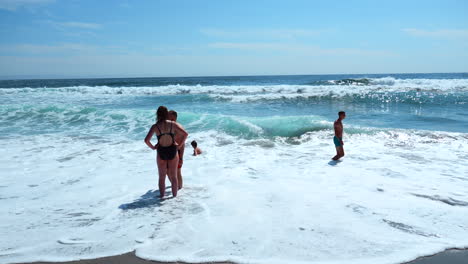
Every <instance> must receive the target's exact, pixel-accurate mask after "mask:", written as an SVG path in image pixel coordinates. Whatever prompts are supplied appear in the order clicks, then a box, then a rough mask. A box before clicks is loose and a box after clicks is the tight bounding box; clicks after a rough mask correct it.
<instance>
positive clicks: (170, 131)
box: [156, 122, 175, 144]
mask: <svg viewBox="0 0 468 264" xmlns="http://www.w3.org/2000/svg"><path fill="white" fill-rule="evenodd" d="M156 127H157V128H158V130H159V135H156V137H157V138H158V142H159V139H160V138H161V137H162V136H164V135H169V136H171V137H172V144H174V143H175V140H174V136H175V134H174V133H173V132H172V122H171V129H170V130H169V132H168V133H162V132H161V129H159V127H158V125H157V124H156Z"/></svg>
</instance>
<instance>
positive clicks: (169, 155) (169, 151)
mask: <svg viewBox="0 0 468 264" xmlns="http://www.w3.org/2000/svg"><path fill="white" fill-rule="evenodd" d="M176 154H177V146H176V145H171V146H167V147H161V146H159V147H158V155H159V158H160V159H162V160H172V159H174V158H175V155H176Z"/></svg>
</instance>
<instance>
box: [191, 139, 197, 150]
mask: <svg viewBox="0 0 468 264" xmlns="http://www.w3.org/2000/svg"><path fill="white" fill-rule="evenodd" d="M190 144H191V145H192V147H194V148H196V147H197V142H196V141H195V140H194V141H192V143H190Z"/></svg>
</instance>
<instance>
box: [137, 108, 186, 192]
mask: <svg viewBox="0 0 468 264" xmlns="http://www.w3.org/2000/svg"><path fill="white" fill-rule="evenodd" d="M168 115H169V113H168V111H167V108H166V107H165V106H160V107H159V108H158V111H157V112H156V119H157V121H156V124H154V125H153V126H151V129H150V131H149V132H148V135H146V138H145V143H146V145H148V147H150V148H151V149H153V150H155V149H156V150H157V152H158V155H157V158H156V163H157V164H158V172H159V193H160V197H161V198H163V197H164V190H165V188H166V174H167V175H168V176H169V181H170V182H171V185H172V196H174V197H176V196H177V190H178V189H179V188H178V184H177V165H178V163H179V154H178V151H177V150H178V149H179V147H180V145H179V144H178V143H177V142H176V141H175V138H174V135H175V134H178V135H181V139H182V140H181V141H180V142H184V141H185V139H186V138H187V136H188V134H187V132H186V131H185V130H184V129H183V128H182V127H181V126H180V125H179V124H177V123H176V122H172V121H169V120H168ZM154 134H156V136H157V138H158V144H156V145H155V146H153V145H152V144H151V138H152V137H153V135H154Z"/></svg>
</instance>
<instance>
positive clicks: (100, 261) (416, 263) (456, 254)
mask: <svg viewBox="0 0 468 264" xmlns="http://www.w3.org/2000/svg"><path fill="white" fill-rule="evenodd" d="M57 263H60V264H187V263H186V262H159V261H151V260H144V259H141V258H138V257H136V256H135V252H129V253H126V254H123V255H117V256H111V257H104V258H96V259H86V260H77V261H67V262H32V263H18V264H57ZM467 263H468V249H448V250H445V251H443V252H440V253H437V254H434V255H431V256H426V257H420V258H417V259H415V260H413V261H410V262H405V263H402V264H467ZM198 264H234V263H232V262H203V263H198ZM376 264H378V263H376Z"/></svg>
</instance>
